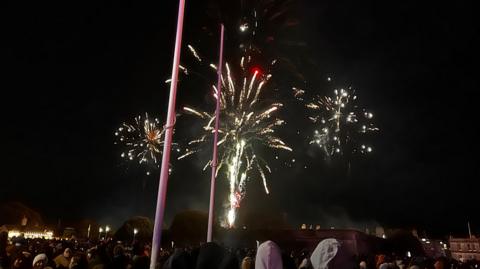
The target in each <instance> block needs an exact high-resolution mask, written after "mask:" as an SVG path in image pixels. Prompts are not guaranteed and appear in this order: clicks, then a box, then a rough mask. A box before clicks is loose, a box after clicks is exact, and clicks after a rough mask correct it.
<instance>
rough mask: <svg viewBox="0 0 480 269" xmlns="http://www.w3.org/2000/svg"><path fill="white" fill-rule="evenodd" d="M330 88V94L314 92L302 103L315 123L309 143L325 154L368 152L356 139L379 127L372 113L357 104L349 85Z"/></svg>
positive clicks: (367, 148) (296, 92) (358, 139)
mask: <svg viewBox="0 0 480 269" xmlns="http://www.w3.org/2000/svg"><path fill="white" fill-rule="evenodd" d="M328 80H329V81H330V79H328ZM333 92H334V94H333V96H332V97H330V96H317V97H315V98H313V101H312V102H310V103H307V104H306V107H307V109H308V110H309V111H311V112H312V115H311V116H310V117H309V119H310V120H311V121H312V122H313V123H314V124H316V126H317V127H316V129H315V131H314V134H313V139H312V140H311V141H310V144H314V145H317V146H319V147H320V148H321V149H322V150H323V152H324V153H325V156H326V157H327V158H330V157H333V156H335V155H345V154H350V153H361V154H367V153H370V152H372V151H373V148H372V147H371V146H370V145H366V144H362V143H359V141H360V140H362V136H364V135H366V134H367V133H371V132H375V131H378V130H379V129H378V128H377V127H375V125H374V124H373V123H372V120H373V113H371V112H368V111H367V110H365V109H360V108H359V107H358V106H357V104H356V101H357V96H356V95H355V91H353V90H352V89H351V88H349V89H348V90H346V89H335V90H334V91H333ZM298 93H299V91H298V89H294V95H295V94H298ZM300 95H301V94H300ZM296 97H297V96H296ZM297 99H298V97H297Z"/></svg>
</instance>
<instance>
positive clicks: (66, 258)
mask: <svg viewBox="0 0 480 269" xmlns="http://www.w3.org/2000/svg"><path fill="white" fill-rule="evenodd" d="M71 259H72V250H71V249H70V248H66V249H65V250H64V251H63V254H60V255H58V256H57V257H56V258H55V259H53V261H54V262H55V268H69V266H70V260H71Z"/></svg>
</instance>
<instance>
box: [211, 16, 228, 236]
mask: <svg viewBox="0 0 480 269" xmlns="http://www.w3.org/2000/svg"><path fill="white" fill-rule="evenodd" d="M223 32H224V27H223V24H221V25H220V53H219V57H218V66H217V93H216V96H217V107H216V109H215V132H214V133H213V158H212V176H211V180H210V206H209V210H208V231H207V242H212V234H213V231H212V228H213V216H214V207H215V178H216V173H217V155H218V154H217V143H218V123H219V120H220V119H219V118H220V99H221V96H222V65H223V63H222V59H223Z"/></svg>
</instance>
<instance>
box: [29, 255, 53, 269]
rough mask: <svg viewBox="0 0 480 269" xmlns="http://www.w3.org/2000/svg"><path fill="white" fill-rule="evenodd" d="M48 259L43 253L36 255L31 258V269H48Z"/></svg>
mask: <svg viewBox="0 0 480 269" xmlns="http://www.w3.org/2000/svg"><path fill="white" fill-rule="evenodd" d="M47 263H48V258H47V255H46V254H45V253H41V254H38V255H37V256H35V258H33V262H32V265H33V269H50V268H51V267H48V266H47Z"/></svg>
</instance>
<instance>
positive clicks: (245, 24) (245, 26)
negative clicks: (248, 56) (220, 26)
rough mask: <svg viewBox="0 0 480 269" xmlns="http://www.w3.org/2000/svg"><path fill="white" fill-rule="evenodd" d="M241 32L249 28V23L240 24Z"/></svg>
mask: <svg viewBox="0 0 480 269" xmlns="http://www.w3.org/2000/svg"><path fill="white" fill-rule="evenodd" d="M239 28H240V32H245V31H247V30H248V23H243V24H241V25H240V27H239Z"/></svg>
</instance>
